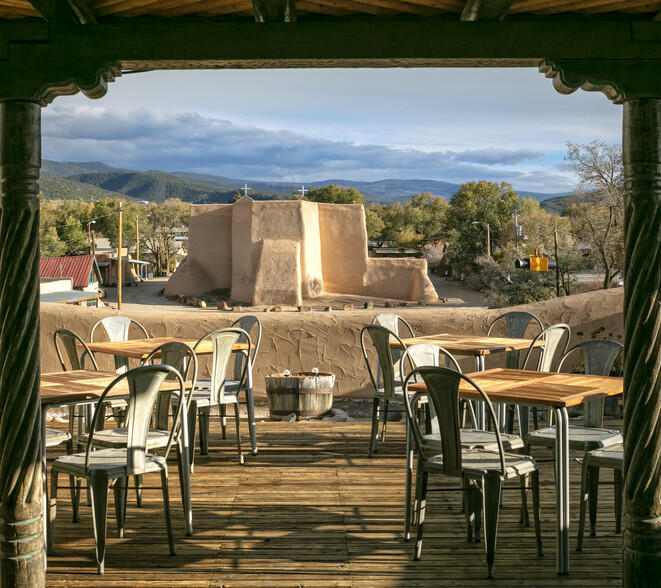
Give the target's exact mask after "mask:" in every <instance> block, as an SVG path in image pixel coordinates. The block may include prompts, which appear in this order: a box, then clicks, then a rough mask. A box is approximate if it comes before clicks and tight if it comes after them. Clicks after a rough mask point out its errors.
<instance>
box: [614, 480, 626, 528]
mask: <svg viewBox="0 0 661 588" xmlns="http://www.w3.org/2000/svg"><path fill="white" fill-rule="evenodd" d="M613 475H614V477H615V489H614V492H615V532H616V533H621V532H622V492H623V490H624V487H623V479H622V470H615V471H614V472H613Z"/></svg>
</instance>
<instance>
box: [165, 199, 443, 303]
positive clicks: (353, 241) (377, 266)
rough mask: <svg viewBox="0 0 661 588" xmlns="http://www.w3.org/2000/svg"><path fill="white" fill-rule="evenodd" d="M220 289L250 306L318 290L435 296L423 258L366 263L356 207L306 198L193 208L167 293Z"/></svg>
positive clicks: (294, 299) (299, 298)
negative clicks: (181, 258)
mask: <svg viewBox="0 0 661 588" xmlns="http://www.w3.org/2000/svg"><path fill="white" fill-rule="evenodd" d="M220 288H224V289H225V288H226V289H230V290H231V296H232V298H233V299H235V300H241V301H244V302H246V303H248V304H250V305H259V304H266V305H272V304H286V305H292V306H297V305H300V304H302V303H303V301H304V300H306V299H314V298H316V297H318V296H321V295H322V294H324V293H329V294H357V295H363V296H377V295H378V296H382V297H387V298H395V299H400V300H424V301H427V302H434V301H436V300H437V299H438V297H437V295H436V291H435V290H434V287H433V285H432V283H431V281H430V280H429V278H428V276H427V262H426V261H425V260H424V259H412V258H411V259H378V260H377V259H371V258H369V257H368V255H367V231H366V229H365V210H364V208H363V206H362V204H323V203H317V202H309V201H307V200H287V201H266V202H255V201H253V200H251V199H250V198H246V197H244V198H242V199H241V200H239V201H238V202H236V203H235V204H214V205H193V206H191V211H190V221H189V236H188V257H187V258H186V260H185V261H184V262H183V263H182V264H181V265H180V267H179V268H178V269H177V271H176V272H175V273H174V275H173V276H172V277H171V278H170V280H169V281H168V283H167V285H166V287H165V294H166V295H168V296H169V295H177V294H184V295H196V294H201V293H203V292H207V291H209V290H214V289H220Z"/></svg>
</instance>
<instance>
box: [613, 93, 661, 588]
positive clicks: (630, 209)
mask: <svg viewBox="0 0 661 588" xmlns="http://www.w3.org/2000/svg"><path fill="white" fill-rule="evenodd" d="M622 147H623V157H624V174H625V181H626V193H625V206H626V215H625V253H626V261H625V268H624V269H625V280H624V336H625V342H624V345H625V350H626V354H625V368H624V374H625V375H624V379H625V381H624V430H625V436H624V535H623V543H624V551H623V561H622V565H623V584H624V586H628V587H642V586H658V582H659V578H661V99H639V100H631V101H628V102H626V103H625V105H624V125H623V143H622Z"/></svg>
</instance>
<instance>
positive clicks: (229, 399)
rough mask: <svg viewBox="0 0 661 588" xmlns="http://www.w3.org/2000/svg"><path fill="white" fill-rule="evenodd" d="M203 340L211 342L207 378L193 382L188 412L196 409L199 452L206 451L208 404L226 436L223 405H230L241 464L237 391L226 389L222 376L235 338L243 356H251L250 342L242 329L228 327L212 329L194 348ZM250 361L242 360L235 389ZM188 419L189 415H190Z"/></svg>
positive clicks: (239, 386) (239, 384)
mask: <svg viewBox="0 0 661 588" xmlns="http://www.w3.org/2000/svg"><path fill="white" fill-rule="evenodd" d="M205 339H211V342H212V345H213V357H212V360H211V379H210V380H207V381H204V380H203V381H201V382H199V383H198V384H196V386H195V388H194V389H193V393H192V400H191V413H195V412H197V415H198V419H197V420H198V421H199V423H200V453H201V454H202V455H206V454H207V453H208V452H209V416H210V412H211V407H212V406H217V407H218V411H219V413H220V424H221V429H222V437H223V439H225V438H226V427H225V416H224V415H225V410H224V405H227V404H232V405H234V421H235V423H236V447H237V451H238V454H239V463H240V464H243V453H242V452H241V427H240V420H239V413H240V408H239V395H238V392H228V391H227V389H226V387H225V384H226V382H227V380H226V378H225V376H226V374H227V369H228V366H229V365H230V359H231V357H232V352H233V348H234V345H235V344H236V343H238V342H239V339H242V340H243V341H245V342H246V343H247V345H248V349H247V350H246V353H247V356H248V357H252V342H251V340H250V335H249V334H248V333H247V332H246V331H244V330H243V329H238V328H236V327H230V328H227V329H216V330H215V331H211V332H210V333H207V334H206V335H204V337H202V338H201V339H200V340H199V341H198V342H197V343H196V345H195V347H197V346H198V345H199V344H200V343H201V342H202V341H204V340H205ZM249 365H250V362H247V361H246V362H244V363H243V369H242V372H241V374H240V376H239V381H238V385H237V387H236V388H235V389H236V390H241V389H242V388H243V386H244V385H245V381H246V378H247V374H248V366H249ZM221 407H223V408H221ZM191 419H192V416H191ZM194 434H195V425H194V421H193V427H192V428H191V430H190V435H191V438H193V437H194Z"/></svg>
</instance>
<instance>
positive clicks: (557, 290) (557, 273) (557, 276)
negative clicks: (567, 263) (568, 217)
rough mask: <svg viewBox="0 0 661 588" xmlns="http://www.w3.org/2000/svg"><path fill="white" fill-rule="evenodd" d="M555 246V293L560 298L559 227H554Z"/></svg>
mask: <svg viewBox="0 0 661 588" xmlns="http://www.w3.org/2000/svg"><path fill="white" fill-rule="evenodd" d="M553 246H554V248H555V295H556V296H557V297H558V298H560V261H559V260H558V229H557V227H553Z"/></svg>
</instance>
